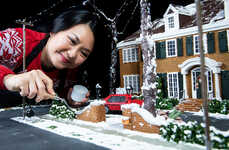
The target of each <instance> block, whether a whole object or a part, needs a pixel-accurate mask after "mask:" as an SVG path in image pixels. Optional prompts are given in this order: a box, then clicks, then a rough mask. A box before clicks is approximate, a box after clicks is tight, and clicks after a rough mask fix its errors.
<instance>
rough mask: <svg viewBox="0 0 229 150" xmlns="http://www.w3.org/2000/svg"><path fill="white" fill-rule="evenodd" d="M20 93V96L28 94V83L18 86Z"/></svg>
mask: <svg viewBox="0 0 229 150" xmlns="http://www.w3.org/2000/svg"><path fill="white" fill-rule="evenodd" d="M20 95H21V96H28V95H29V88H28V85H23V86H21V87H20Z"/></svg>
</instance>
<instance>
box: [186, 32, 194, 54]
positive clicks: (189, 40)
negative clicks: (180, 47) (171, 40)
mask: <svg viewBox="0 0 229 150" xmlns="http://www.w3.org/2000/svg"><path fill="white" fill-rule="evenodd" d="M186 54H187V56H192V55H193V42H192V36H189V37H186Z"/></svg>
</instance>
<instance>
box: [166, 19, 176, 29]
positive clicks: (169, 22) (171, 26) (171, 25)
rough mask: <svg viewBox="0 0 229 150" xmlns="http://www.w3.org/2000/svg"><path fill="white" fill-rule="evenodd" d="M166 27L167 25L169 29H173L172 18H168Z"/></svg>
mask: <svg viewBox="0 0 229 150" xmlns="http://www.w3.org/2000/svg"><path fill="white" fill-rule="evenodd" d="M168 25H169V28H170V29H172V28H174V27H175V25H174V17H173V16H172V17H169V18H168Z"/></svg>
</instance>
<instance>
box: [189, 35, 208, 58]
mask: <svg viewBox="0 0 229 150" xmlns="http://www.w3.org/2000/svg"><path fill="white" fill-rule="evenodd" d="M197 36H199V35H194V36H193V40H192V41H193V52H194V55H199V54H200V45H199V53H196V42H195V38H196V37H197ZM203 50H204V54H206V53H207V52H208V45H207V34H206V33H204V34H203Z"/></svg>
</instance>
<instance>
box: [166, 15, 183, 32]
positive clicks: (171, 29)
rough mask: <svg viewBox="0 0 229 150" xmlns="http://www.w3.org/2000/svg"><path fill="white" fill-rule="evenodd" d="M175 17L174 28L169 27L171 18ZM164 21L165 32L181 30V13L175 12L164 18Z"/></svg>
mask: <svg viewBox="0 0 229 150" xmlns="http://www.w3.org/2000/svg"><path fill="white" fill-rule="evenodd" d="M170 17H173V18H174V28H170V27H169V22H168V20H169V18H170ZM164 21H165V30H166V32H174V30H179V28H180V20H179V13H177V12H174V13H172V14H168V15H166V16H164Z"/></svg>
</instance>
